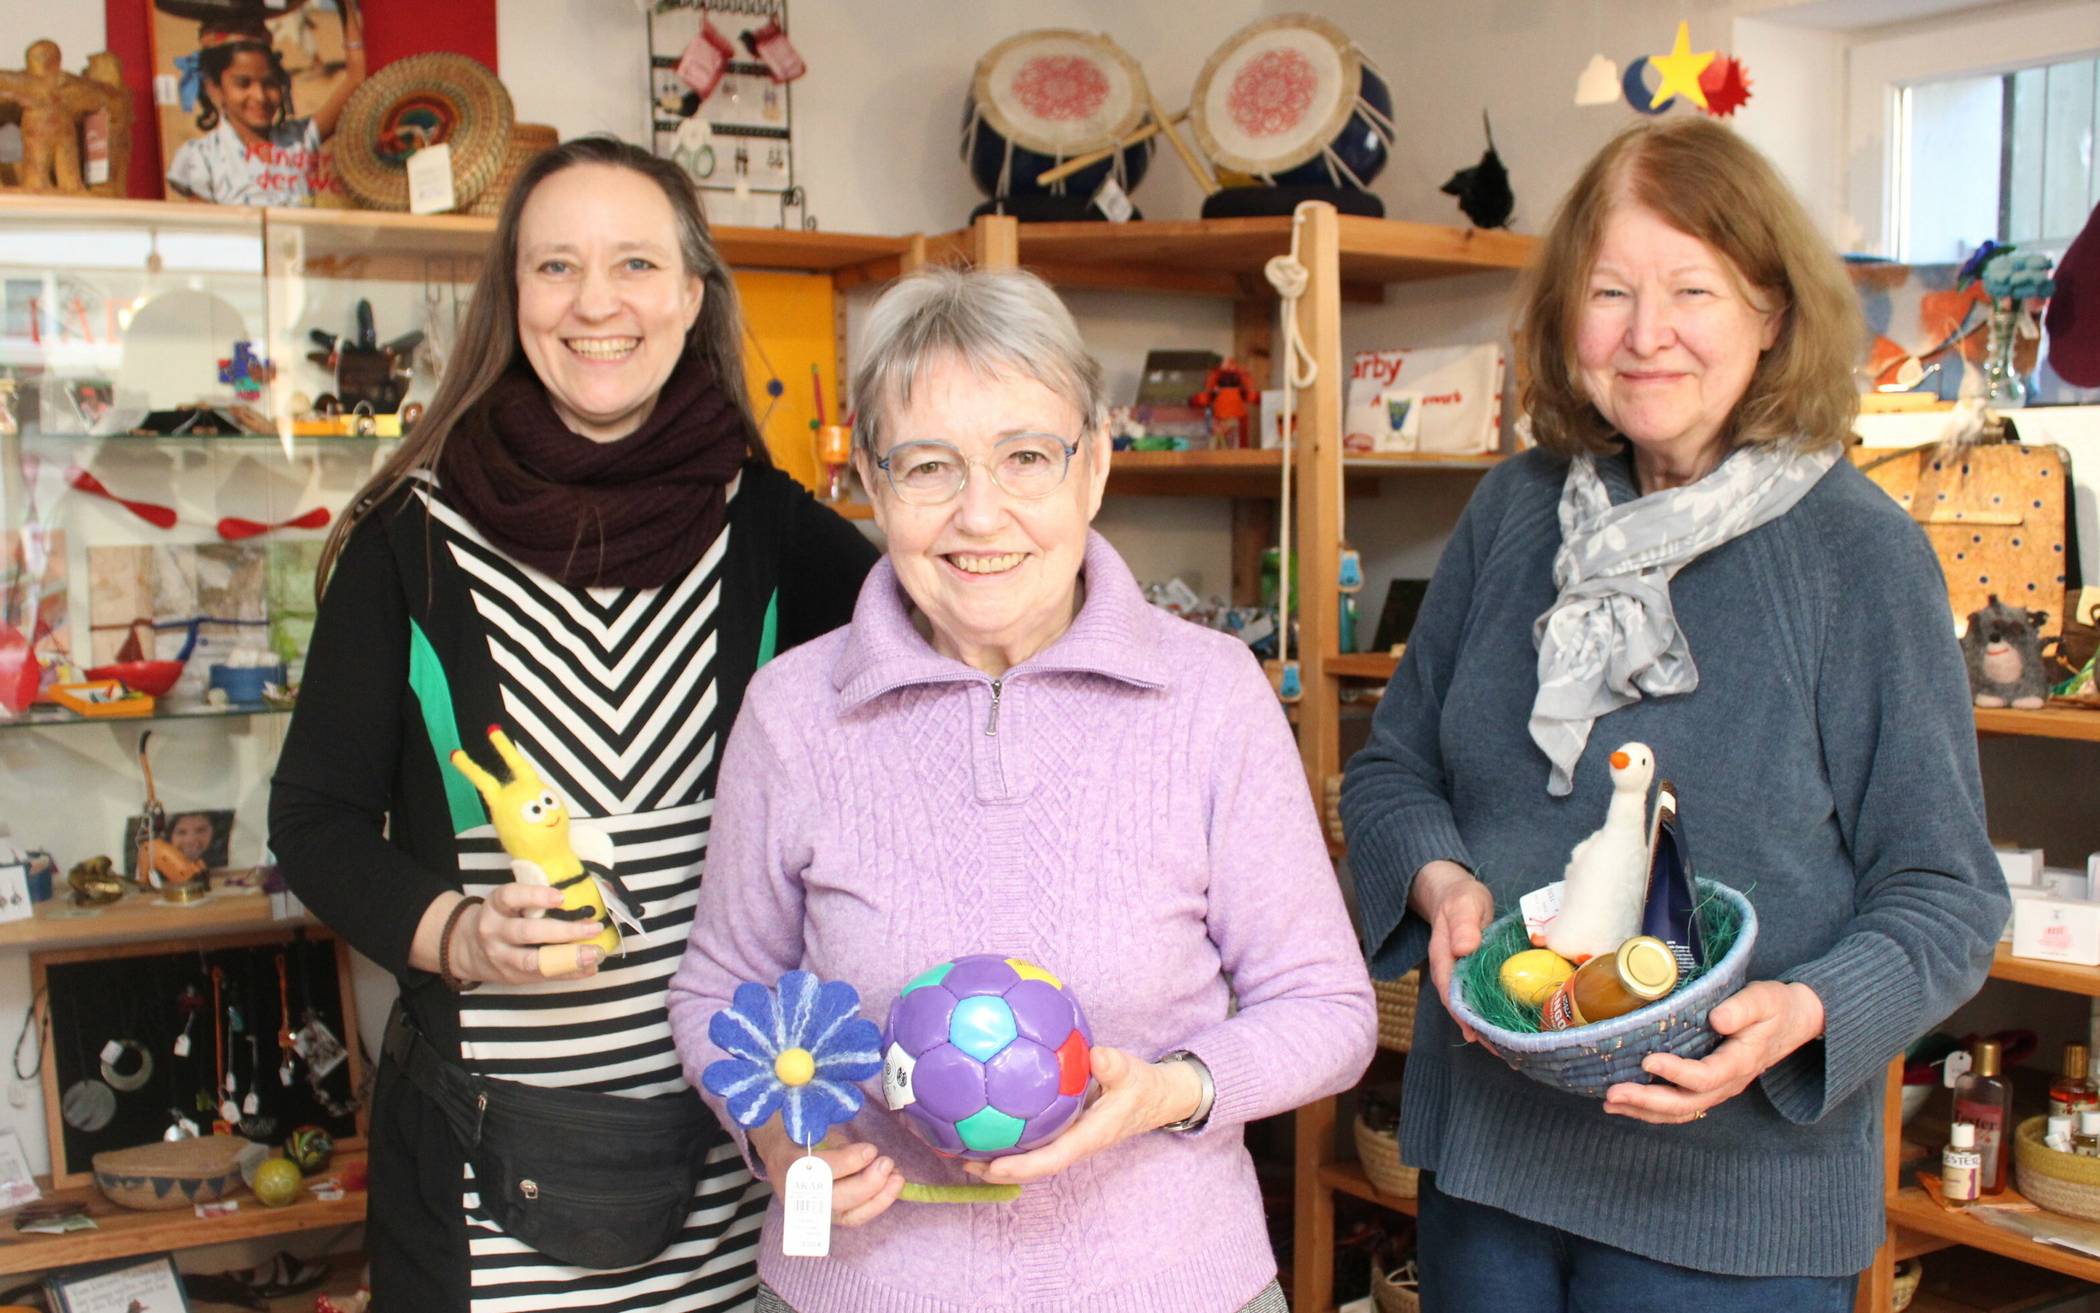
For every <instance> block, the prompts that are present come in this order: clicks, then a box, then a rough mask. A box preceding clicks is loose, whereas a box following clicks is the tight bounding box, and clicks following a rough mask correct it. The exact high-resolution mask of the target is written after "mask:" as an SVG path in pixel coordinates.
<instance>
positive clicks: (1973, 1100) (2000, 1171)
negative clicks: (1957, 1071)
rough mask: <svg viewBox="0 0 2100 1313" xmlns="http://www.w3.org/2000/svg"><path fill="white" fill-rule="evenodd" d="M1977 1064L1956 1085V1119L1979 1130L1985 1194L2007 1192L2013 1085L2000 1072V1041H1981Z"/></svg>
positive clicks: (1977, 1137) (1977, 1133) (1978, 1149)
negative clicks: (2008, 1136) (2006, 1181)
mask: <svg viewBox="0 0 2100 1313" xmlns="http://www.w3.org/2000/svg"><path fill="white" fill-rule="evenodd" d="M1974 1056H1975V1065H1973V1066H1972V1067H1970V1068H1969V1070H1968V1071H1966V1072H1964V1073H1963V1074H1962V1076H1961V1079H1960V1080H1959V1081H1957V1082H1956V1083H1955V1086H1954V1120H1956V1121H1958V1122H1968V1123H1969V1124H1970V1125H1972V1126H1974V1127H1975V1128H1976V1151H1977V1153H1979V1154H1981V1155H1982V1157H1983V1185H1982V1187H1981V1189H1982V1193H1984V1194H2003V1193H2005V1160H2006V1158H2007V1157H2008V1154H2007V1150H2008V1149H2009V1148H2010V1147H2011V1146H2010V1144H2009V1142H2008V1140H2007V1138H2006V1137H2007V1131H2008V1123H2009V1122H2010V1121H2011V1113H2012V1085H2011V1084H2010V1083H2009V1082H2007V1081H2006V1079H2005V1078H2004V1077H2003V1076H2001V1075H2000V1074H1999V1072H1998V1065H1999V1061H2000V1058H2001V1057H2002V1053H2001V1051H2000V1049H1999V1047H1998V1041H1996V1040H1992V1039H1986V1040H1978V1041H1977V1043H1976V1051H1975V1055H1974Z"/></svg>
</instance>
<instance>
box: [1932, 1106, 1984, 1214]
mask: <svg viewBox="0 0 2100 1313" xmlns="http://www.w3.org/2000/svg"><path fill="white" fill-rule="evenodd" d="M1982 1194H1983V1155H1982V1154H1980V1153H1978V1152H1976V1128H1975V1127H1974V1126H1972V1125H1970V1124H1969V1123H1968V1122H1956V1123H1954V1130H1953V1139H1951V1140H1950V1141H1949V1142H1948V1144H1947V1147H1946V1148H1945V1149H1944V1150H1942V1151H1941V1153H1940V1197H1941V1198H1942V1199H1944V1200H1945V1201H1946V1202H1947V1203H1948V1204H1949V1205H1950V1206H1952V1207H1956V1208H1959V1207H1961V1206H1962V1205H1964V1204H1972V1203H1974V1202H1976V1200H1977V1199H1978V1198H1980V1197H1981V1196H1982Z"/></svg>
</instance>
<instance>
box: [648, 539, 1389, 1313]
mask: <svg viewBox="0 0 2100 1313" xmlns="http://www.w3.org/2000/svg"><path fill="white" fill-rule="evenodd" d="M1084 571H1085V580H1086V601H1085V605H1084V606H1083V607H1082V608H1081V611H1080V614H1079V616H1078V617H1077V618H1076V619H1075V620H1074V621H1073V624H1072V627H1071V628H1070V629H1069V630H1067V631H1066V632H1065V634H1064V636H1063V637H1061V638H1059V639H1058V640H1057V641H1056V642H1055V643H1053V644H1051V645H1050V646H1049V647H1048V648H1046V649H1045V650H1044V651H1042V652H1041V653H1038V654H1037V655H1036V656H1034V657H1032V658H1030V659H1029V660H1028V661H1026V662H1023V663H1022V664H1021V665H1018V666H1016V667H1014V668H1013V669H1012V670H1010V671H1008V672H1007V674H1006V676H1005V677H1004V679H1003V680H1002V681H1001V687H1000V693H999V705H998V709H997V717H996V720H995V719H994V717H993V706H992V698H993V691H992V681H991V680H990V679H989V678H988V677H987V676H985V675H984V674H983V673H982V672H979V671H977V670H974V669H972V668H970V667H968V666H965V665H963V664H961V663H959V662H956V661H953V660H950V659H949V658H947V657H944V656H941V655H939V654H938V653H936V652H935V651H934V650H933V649H932V648H931V647H930V646H929V645H928V644H927V642H926V641H925V639H923V638H922V637H920V635H919V634H918V632H917V631H916V630H915V629H914V628H913V627H912V624H911V620H910V615H909V612H908V610H907V602H906V599H905V598H904V596H903V593H902V591H901V590H900V588H899V587H898V585H897V578H896V575H895V573H894V572H893V571H892V569H891V567H890V564H889V562H888V561H884V562H882V563H881V564H880V565H878V566H877V567H876V568H875V571H874V572H873V573H872V574H870V575H869V576H868V581H867V584H866V586H865V587H864V588H863V589H862V590H861V595H860V601H859V604H858V606H857V609H856V610H855V612H854V618H853V623H852V624H851V625H850V626H849V627H847V628H846V629H842V630H837V631H834V632H833V633H831V634H828V635H826V636H825V637H823V638H820V639H818V640H816V641H815V642H812V643H809V644H807V645H805V646H803V647H801V648H798V649H796V650H794V651H792V652H789V653H787V654H786V655H784V656H782V657H780V658H779V659H778V660H776V661H774V662H773V663H772V664H771V665H769V666H767V667H766V668H765V669H764V670H762V671H760V672H759V674H758V676H757V678H756V679H754V680H753V681H752V683H751V688H750V692H749V693H748V694H747V695H746V697H745V701H744V707H743V712H742V714H741V716H739V718H738V720H737V724H736V728H735V731H734V732H733V733H732V735H731V736H730V740H729V746H728V749H727V752H726V754H725V755H724V757H723V761H722V772H721V781H722V782H721V787H720V791H719V793H718V794H717V798H716V803H715V815H714V828H713V835H712V838H711V840H710V844H711V851H710V853H709V855H708V863H707V876H706V879H705V880H704V881H703V883H702V886H701V890H700V902H699V907H698V909H697V911H696V913H695V916H694V920H693V935H692V940H691V943H690V944H689V946H688V947H687V949H686V955H685V961H684V963H683V965H681V966H680V968H679V970H678V973H677V975H676V976H675V977H673V979H672V981H671V991H670V1011H671V1028H672V1032H673V1034H674V1035H675V1036H676V1039H677V1042H678V1052H679V1055H680V1057H681V1058H682V1059H683V1060H684V1063H685V1070H686V1075H687V1076H688V1078H689V1079H691V1080H692V1081H693V1083H694V1084H695V1085H698V1084H699V1083H700V1081H699V1078H700V1073H701V1071H702V1070H703V1069H704V1068H705V1067H706V1066H707V1064H708V1063H709V1062H711V1061H713V1060H714V1059H716V1058H718V1057H720V1056H722V1055H721V1054H720V1053H719V1052H718V1051H717V1050H716V1049H715V1048H714V1047H713V1046H712V1045H711V1044H709V1043H708V1041H707V1022H708V1018H709V1017H710V1016H712V1015H713V1014H714V1013H715V1011H717V1010H718V1009H720V1008H721V1007H723V1006H724V1005H725V1004H726V1003H727V1002H728V1000H729V995H730V993H731V991H732V990H734V989H735V987H736V985H737V983H738V982H739V981H743V980H756V981H762V982H764V983H766V984H771V983H772V982H773V981H774V980H775V979H776V978H777V977H778V976H779V975H780V974H781V973H782V972H784V971H787V970H790V969H792V968H795V967H803V968H807V969H808V970H811V971H814V972H816V973H817V974H818V975H820V976H823V977H825V978H827V979H835V980H844V981H848V982H850V983H851V984H853V985H854V986H855V987H857V988H858V989H859V990H860V991H861V995H862V997H863V999H864V1001H865V1010H866V1013H867V1015H869V1016H870V1017H872V1018H874V1019H875V1020H876V1021H877V1022H878V1024H879V1023H880V1021H881V1019H882V1017H883V1016H884V1015H885V1014H886V1013H887V1012H888V1010H889V1006H890V1003H891V1002H892V1001H893V1000H894V999H895V998H896V996H897V991H898V990H899V989H900V988H902V987H903V986H904V984H905V983H906V982H908V981H909V980H910V979H911V978H912V977H913V976H915V975H917V974H918V973H919V972H920V971H922V970H924V969H925V968H927V967H929V966H932V965H933V964H935V963H937V962H941V961H944V960H946V959H949V958H952V957H956V956H959V955H962V954H966V953H980V952H1000V953H1012V954H1015V955H1018V956H1022V957H1026V958H1029V959H1031V960H1033V961H1036V962H1039V963H1041V964H1042V965H1044V966H1046V967H1048V968H1049V969H1050V970H1052V971H1054V972H1056V973H1058V974H1059V975H1060V976H1061V977H1062V978H1063V979H1064V981H1065V982H1066V984H1067V985H1069V986H1070V987H1071V988H1072V989H1073V990H1074V991H1075V992H1076V993H1077V994H1078V996H1079V999H1080V1001H1081V1003H1082V1004H1083V1005H1084V1006H1085V1008H1086V1011H1087V1016H1088V1019H1089V1020H1090V1021H1091V1022H1092V1025H1093V1029H1094V1037H1095V1039H1096V1041H1097V1042H1100V1043H1104V1044H1111V1045H1114V1046H1116V1047H1119V1048H1123V1049H1126V1050H1129V1051H1131V1052H1133V1053H1135V1054H1136V1055H1137V1056H1139V1057H1142V1058H1148V1059H1149V1058H1156V1057H1158V1056H1159V1055H1160V1054H1163V1053H1166V1052H1169V1051H1171V1050H1174V1049H1182V1048H1185V1049H1188V1050H1190V1051H1191V1052H1193V1053H1195V1054H1196V1055H1197V1056H1198V1057H1200V1058H1201V1059H1202V1060H1203V1062H1204V1063H1205V1064H1206V1065H1207V1066H1208V1067H1209V1068H1210V1070H1211V1074H1212V1076H1213V1077H1214V1079H1215V1081H1216V1083H1217V1102H1216V1105H1215V1106H1214V1107H1213V1109H1212V1111H1211V1116H1210V1121H1209V1124H1208V1125H1207V1126H1206V1127H1205V1128H1204V1129H1203V1130H1201V1131H1199V1132H1198V1133H1195V1134H1192V1135H1179V1134H1173V1133H1169V1132H1155V1133H1152V1134H1149V1135H1144V1136H1141V1137H1138V1138H1136V1139H1132V1140H1127V1141H1125V1142H1123V1143H1122V1144H1120V1145H1117V1146H1116V1147H1114V1148H1113V1149H1110V1150H1108V1151H1107V1152H1105V1153H1102V1154H1099V1155H1097V1156H1095V1157H1093V1158H1091V1159H1088V1160H1087V1161H1085V1162H1082V1163H1079V1164H1078V1165H1076V1166H1074V1167H1073V1168H1072V1169H1070V1170H1069V1171H1066V1172H1064V1173H1063V1174H1061V1175H1060V1176H1058V1177H1056V1178H1053V1179H1052V1180H1049V1181H1045V1182H1041V1183H1038V1184H1035V1185H1031V1186H1029V1187H1027V1188H1026V1189H1025V1190H1024V1191H1023V1192H1022V1195H1021V1198H1020V1200H1019V1201H1018V1202H1015V1203H1012V1204H1007V1205H923V1204H904V1203H900V1204H897V1205H895V1206H893V1207H892V1208H891V1209H890V1210H889V1211H888V1212H887V1213H885V1214H884V1215H883V1216H882V1217H880V1218H878V1219H876V1220H875V1221H874V1222H873V1223H871V1224H870V1225H868V1226H865V1227H862V1228H859V1229H856V1230H839V1231H834V1232H833V1235H832V1248H831V1257H829V1258H828V1259H803V1258H798V1259H788V1258H783V1257H781V1256H780V1242H779V1222H780V1213H779V1205H778V1203H777V1201H776V1203H775V1205H774V1207H773V1208H772V1210H771V1211H769V1212H768V1214H767V1217H766V1227H765V1238H764V1241H763V1243H762V1245H761V1248H760V1252H761V1255H762V1256H761V1258H760V1260H759V1270H760V1272H761V1273H762V1274H763V1275H764V1277H765V1279H766V1280H767V1281H768V1282H769V1283H770V1284H771V1285H772V1286H773V1287H774V1288H775V1289H776V1290H778V1291H779V1292H780V1294H781V1296H782V1297H783V1298H785V1299H786V1300H787V1301H788V1303H790V1304H791V1305H793V1306H794V1307H795V1308H796V1309H797V1310H799V1313H990V1311H994V1310H997V1311H1000V1313H1051V1311H1052V1310H1055V1311H1056V1313H1162V1311H1163V1310H1174V1311H1175V1313H1227V1311H1228V1310H1233V1309H1237V1308H1239V1307H1240V1306H1241V1305H1242V1304H1244V1303H1245V1302H1246V1301H1247V1300H1249V1299H1251V1298H1252V1297H1253V1296H1254V1295H1255V1293H1256V1292H1257V1291H1259V1290H1260V1289H1261V1288H1262V1287H1263V1286H1265V1285H1266V1284H1267V1283H1268V1282H1269V1281H1270V1279H1271V1278H1272V1277H1273V1276H1274V1275H1275V1272H1276V1264H1275V1260H1274V1258H1273V1257H1272V1255H1271V1254H1270V1251H1269V1242H1268V1235H1267V1232H1266V1230H1265V1228H1264V1224H1263V1217H1262V1209H1261V1199H1260V1196H1259V1193H1258V1191H1257V1190H1256V1187H1255V1178H1254V1167H1253V1164H1252V1162H1251V1161H1250V1160H1249V1159H1248V1156H1247V1153H1246V1150H1245V1149H1244V1148H1243V1147H1242V1144H1241V1129H1240V1128H1241V1126H1242V1125H1243V1124H1244V1123H1246V1122H1247V1121H1249V1120H1251V1119H1253V1118H1256V1117H1265V1116H1269V1115H1271V1114H1274V1113H1278V1112H1282V1111H1284V1110H1286V1109H1289V1108H1293V1107H1296V1106H1297V1105H1299V1104H1301V1103H1305V1102H1307V1101H1308V1100H1311V1099H1314V1098H1317V1097H1319V1096H1321V1095H1324V1094H1330V1093H1333V1092H1335V1091H1337V1090H1340V1089H1343V1088H1346V1087H1347V1086H1349V1085H1350V1084H1351V1083H1353V1082H1354V1081H1355V1080H1356V1079H1357V1077H1358V1076H1359V1075H1360V1074H1361V1073H1362V1071H1363V1069H1364V1067H1365V1066H1366V1065H1367V1064H1368V1062H1369V1061H1370V1057H1371V1052H1372V1049H1373V1046H1374V1044H1375V1035H1376V1020H1375V1014H1374V1011H1373V1006H1372V1001H1371V991H1370V983H1369V980H1368V978H1367V976H1366V974H1365V971H1364V965H1363V960H1362V957H1361V956H1360V954H1359V951H1358V949H1357V947H1356V944H1355V941H1354V938H1353V935H1352V932H1351V930H1350V926H1349V921H1348V918H1347V915H1346V913H1345V912H1344V911H1343V907H1342V900H1341V895H1340V893H1339V890H1338V888H1337V886H1336V883H1335V877H1334V870H1333V867H1332V865H1331V864H1330V863H1329V861H1328V858H1327V852H1326V848H1325V846H1324V844H1323V843H1322V840H1321V835H1320V828H1319V824H1318V821H1317V820H1316V818H1315V816H1314V813H1313V807H1312V802H1311V799H1310V797H1309V796H1308V795H1307V792H1306V787H1305V776H1304V773H1303V771H1302V769H1301V767H1300V766H1299V762H1298V754H1297V752H1296V750H1295V748H1294V746H1293V744H1292V741H1291V733H1290V729H1289V727H1288V726H1287V725H1286V723H1285V720H1284V716H1283V713H1282V711H1281V709H1280V708H1279V707H1278V706H1277V704H1276V699H1275V697H1274V695H1273V694H1272V693H1271V691H1270V689H1269V685H1268V682H1267V680H1266V679H1265V678H1264V677H1263V675H1262V672H1261V669H1260V667H1259V666H1258V665H1257V664H1256V663H1255V661H1254V660H1253V659H1252V657H1250V656H1249V655H1248V653H1247V650H1246V648H1245V647H1244V646H1243V645H1241V644H1240V643H1238V642H1237V641H1235V640H1233V639H1231V638H1229V637H1227V636H1225V635H1222V634H1217V633H1213V632H1210V631H1207V630H1204V629H1199V628H1197V627H1196V626H1194V625H1190V624H1187V623H1185V622H1183V621H1180V620H1176V619H1174V618H1173V617H1171V616H1168V615H1166V614H1165V613H1164V612H1161V611H1157V610H1155V609H1153V608H1152V607H1150V606H1148V605H1146V603H1145V601H1144V598H1143V596H1142V595H1141V594H1140V593H1139V591H1138V588H1137V585H1136V583H1135V582H1134V581H1133V580H1132V578H1131V576H1130V571H1129V569H1128V567H1126V566H1125V565H1124V564H1123V561H1122V559H1121V558H1120V557H1119V556H1117V555H1116V553H1115V551H1114V549H1112V548H1111V547H1109V545H1108V543H1107V541H1106V540H1104V539H1103V538H1101V537H1100V535H1098V534H1095V535H1091V536H1090V537H1089V540H1088V543H1087V552H1086V564H1085V567H1084ZM1235 1003H1236V1004H1237V1006H1236V1008H1235ZM873 1084H874V1083H873V1082H870V1086H871V1089H870V1096H871V1097H870V1106H869V1107H868V1108H867V1109H866V1110H864V1111H863V1112H862V1113H861V1114H860V1116H859V1117H858V1118H857V1119H856V1120H855V1121H854V1122H853V1123H852V1125H851V1126H850V1128H849V1130H850V1133H851V1134H852V1135H853V1136H855V1137H860V1138H865V1139H868V1140H872V1141H873V1142H874V1143H875V1144H876V1145H877V1146H878V1147H879V1148H880V1149H881V1150H882V1152H883V1153H885V1154H888V1155H890V1156H891V1157H892V1158H894V1159H895V1161H896V1162H897V1164H898V1165H899V1167H900V1168H902V1169H903V1171H904V1174H905V1176H906V1177H907V1179H910V1180H914V1181H926V1182H956V1181H961V1180H964V1179H966V1178H964V1176H963V1175H962V1173H961V1172H960V1171H959V1170H958V1169H957V1168H956V1167H955V1166H954V1165H953V1164H950V1163H948V1162H945V1161H943V1160H942V1159H940V1158H939V1157H937V1156H935V1154H934V1153H933V1151H932V1150H931V1149H928V1148H926V1147H925V1146H923V1145H922V1144H920V1142H919V1141H918V1140H916V1139H914V1138H913V1137H912V1136H911V1135H910V1134H909V1133H908V1132H907V1131H906V1130H905V1129H904V1127H903V1126H902V1124H901V1123H900V1122H898V1121H897V1120H896V1119H894V1118H893V1117H891V1116H890V1114H889V1113H888V1112H887V1111H885V1110H884V1108H883V1106H882V1101H881V1097H880V1095H879V1093H877V1092H875V1091H874V1090H873V1089H872V1086H873ZM716 1110H717V1112H719V1111H720V1107H719V1104H717V1108H716Z"/></svg>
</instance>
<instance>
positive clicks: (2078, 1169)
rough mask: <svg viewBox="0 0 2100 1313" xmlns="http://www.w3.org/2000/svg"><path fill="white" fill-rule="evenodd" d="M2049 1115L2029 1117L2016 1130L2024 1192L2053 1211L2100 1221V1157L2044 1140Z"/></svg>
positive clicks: (2015, 1162)
mask: <svg viewBox="0 0 2100 1313" xmlns="http://www.w3.org/2000/svg"><path fill="white" fill-rule="evenodd" d="M2048 1128H2049V1119H2048V1118H2047V1117H2029V1118H2028V1119H2027V1120H2026V1121H2024V1122H2021V1123H2020V1129H2019V1130H2018V1131H2016V1132H2014V1134H2013V1166H2014V1167H2015V1168H2017V1169H2018V1171H2019V1182H2020V1193H2021V1194H2024V1195H2026V1196H2027V1197H2028V1198H2029V1199H2031V1200H2033V1201H2034V1202H2035V1203H2037V1204H2040V1205H2041V1206H2042V1207H2044V1208H2046V1209H2048V1210H2049V1211H2050V1212H2052V1213H2062V1214H2064V1215H2065V1216H2066V1217H2083V1218H2086V1219H2087V1220H2089V1221H2100V1158H2084V1157H2080V1156H2079V1155H2077V1154H2073V1153H2060V1152H2058V1151H2057V1150H2055V1149H2052V1148H2050V1147H2049V1146H2048V1145H2046V1144H2043V1143H2042V1133H2043V1132H2044V1131H2046V1130H2048Z"/></svg>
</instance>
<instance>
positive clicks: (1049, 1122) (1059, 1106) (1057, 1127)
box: [1014, 1094, 1082, 1153]
mask: <svg viewBox="0 0 2100 1313" xmlns="http://www.w3.org/2000/svg"><path fill="white" fill-rule="evenodd" d="M1081 1106H1082V1101H1081V1100H1079V1099H1077V1098H1075V1097H1073V1096H1071V1095H1068V1094H1067V1095H1060V1096H1058V1098H1057V1099H1056V1100H1055V1101H1053V1102H1052V1103H1051V1105H1050V1106H1049V1107H1048V1108H1045V1109H1044V1110H1043V1111H1042V1112H1039V1113H1037V1114H1036V1115H1035V1116H1033V1117H1030V1118H1029V1119H1028V1125H1027V1126H1025V1127H1023V1128H1022V1130H1021V1142H1020V1143H1019V1144H1016V1145H1015V1146H1014V1152H1016V1153H1025V1152H1027V1151H1028V1150H1030V1149H1035V1148H1039V1147H1041V1146H1042V1145H1045V1144H1048V1143H1050V1141H1052V1140H1054V1139H1056V1138H1057V1137H1058V1136H1059V1135H1061V1134H1063V1133H1064V1130H1065V1128H1066V1127H1068V1126H1070V1125H1071V1124H1072V1122H1073V1121H1074V1120H1075V1119H1076V1118H1077V1117H1078V1116H1079V1109H1080V1107H1081Z"/></svg>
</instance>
